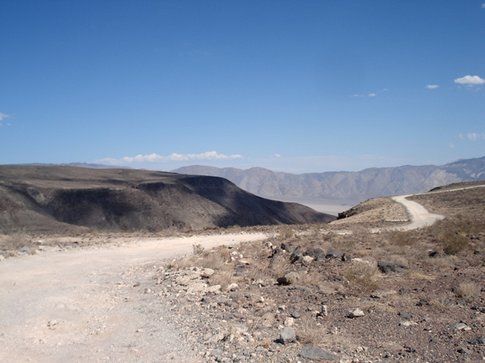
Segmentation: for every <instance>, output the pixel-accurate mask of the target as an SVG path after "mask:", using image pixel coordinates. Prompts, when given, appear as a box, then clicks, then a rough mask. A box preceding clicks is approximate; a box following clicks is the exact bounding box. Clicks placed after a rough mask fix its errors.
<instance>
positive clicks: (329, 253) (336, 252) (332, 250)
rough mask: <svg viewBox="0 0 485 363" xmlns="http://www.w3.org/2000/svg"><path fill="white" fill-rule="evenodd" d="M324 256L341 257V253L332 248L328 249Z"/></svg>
mask: <svg viewBox="0 0 485 363" xmlns="http://www.w3.org/2000/svg"><path fill="white" fill-rule="evenodd" d="M325 258H342V253H341V252H339V251H335V250H334V249H329V250H328V251H327V254H326V255H325Z"/></svg>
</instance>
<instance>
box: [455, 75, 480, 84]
mask: <svg viewBox="0 0 485 363" xmlns="http://www.w3.org/2000/svg"><path fill="white" fill-rule="evenodd" d="M455 83H456V84H460V85H464V86H480V85H482V84H485V79H483V78H480V77H479V76H476V75H475V76H471V75H466V76H463V77H460V78H456V79H455Z"/></svg>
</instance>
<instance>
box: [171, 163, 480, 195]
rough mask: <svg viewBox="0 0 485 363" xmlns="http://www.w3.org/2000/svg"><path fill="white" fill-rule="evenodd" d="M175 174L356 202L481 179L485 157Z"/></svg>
mask: <svg viewBox="0 0 485 363" xmlns="http://www.w3.org/2000/svg"><path fill="white" fill-rule="evenodd" d="M174 172H177V173H183V174H192V175H211V176H219V177H223V178H226V179H228V180H230V181H232V182H233V183H234V184H236V185H237V186H239V187H240V188H242V189H244V190H246V191H248V192H251V193H254V194H256V195H259V196H262V197H265V198H271V199H279V200H287V201H299V202H307V203H319V202H326V203H341V204H355V203H358V202H360V201H362V200H365V199H369V198H374V197H379V196H385V195H396V194H410V193H418V192H424V191H427V190H429V189H431V188H435V187H437V186H441V185H445V184H450V183H454V182H460V181H474V180H480V179H485V157H481V158H476V159H467V160H459V161H456V162H453V163H449V164H445V165H439V166H437V165H423V166H410V165H406V166H399V167H389V168H370V169H364V170H361V171H356V172H349V171H337V172H323V173H306V174H290V173H284V172H275V171H271V170H268V169H263V168H251V169H247V170H242V169H236V168H216V167H210V166H200V165H194V166H187V167H182V168H179V169H176V170H174Z"/></svg>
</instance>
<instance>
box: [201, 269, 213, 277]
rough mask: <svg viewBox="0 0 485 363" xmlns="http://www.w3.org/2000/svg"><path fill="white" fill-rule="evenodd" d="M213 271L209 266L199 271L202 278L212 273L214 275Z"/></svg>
mask: <svg viewBox="0 0 485 363" xmlns="http://www.w3.org/2000/svg"><path fill="white" fill-rule="evenodd" d="M214 273H215V271H214V270H213V269H211V268H205V269H203V270H202V271H201V273H200V277H202V278H204V279H208V278H209V277H211V276H212V275H214Z"/></svg>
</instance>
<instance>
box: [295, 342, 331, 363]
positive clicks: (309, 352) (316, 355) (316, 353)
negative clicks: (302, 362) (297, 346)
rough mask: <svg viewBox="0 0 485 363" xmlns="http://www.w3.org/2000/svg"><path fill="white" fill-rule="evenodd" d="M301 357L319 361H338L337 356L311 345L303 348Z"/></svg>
mask: <svg viewBox="0 0 485 363" xmlns="http://www.w3.org/2000/svg"><path fill="white" fill-rule="evenodd" d="M300 357H302V358H304V359H309V360H317V361H329V360H330V361H332V360H337V356H336V355H335V354H333V353H330V352H328V351H326V350H324V349H322V348H319V347H316V346H313V345H310V344H307V345H304V346H303V348H302V349H301V351H300Z"/></svg>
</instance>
